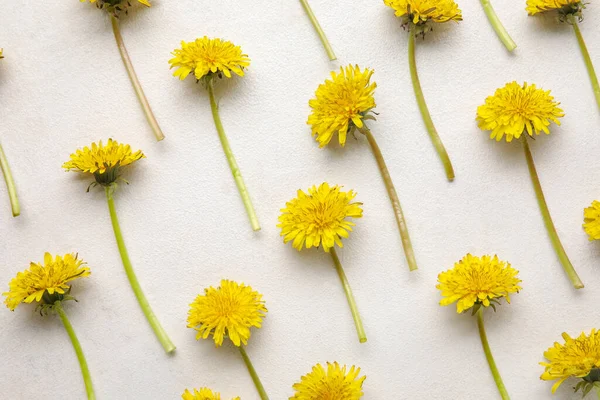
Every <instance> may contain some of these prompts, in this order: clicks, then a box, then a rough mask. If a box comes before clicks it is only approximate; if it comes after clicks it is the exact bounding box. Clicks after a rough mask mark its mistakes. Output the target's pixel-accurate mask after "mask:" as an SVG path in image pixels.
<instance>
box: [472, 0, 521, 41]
mask: <svg viewBox="0 0 600 400" xmlns="http://www.w3.org/2000/svg"><path fill="white" fill-rule="evenodd" d="M481 5H482V6H483V10H484V11H485V15H487V18H488V20H489V21H490V24H492V27H493V28H494V31H496V35H498V39H500V41H501V42H502V43H503V44H504V46H505V47H506V49H507V50H508V51H513V50H514V49H516V48H517V44H516V43H515V42H514V41H513V40H512V38H511V37H510V35H509V34H508V32H507V31H506V29H505V28H504V25H502V22H501V21H500V18H498V15H496V11H494V7H492V3H490V0H481Z"/></svg>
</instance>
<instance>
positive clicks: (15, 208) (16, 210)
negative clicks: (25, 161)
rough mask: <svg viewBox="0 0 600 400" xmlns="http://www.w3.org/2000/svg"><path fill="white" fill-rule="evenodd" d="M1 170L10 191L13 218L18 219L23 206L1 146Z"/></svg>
mask: <svg viewBox="0 0 600 400" xmlns="http://www.w3.org/2000/svg"><path fill="white" fill-rule="evenodd" d="M0 168H2V174H3V175H4V180H5V181H6V188H7V189H8V197H9V198H10V206H11V208H12V215H13V217H18V216H19V215H20V214H21V206H20V205H19V198H18V197H17V188H16V187H15V181H14V179H13V177H12V174H11V172H10V166H9V165H8V160H7V159H6V154H4V150H3V149H2V145H1V144H0Z"/></svg>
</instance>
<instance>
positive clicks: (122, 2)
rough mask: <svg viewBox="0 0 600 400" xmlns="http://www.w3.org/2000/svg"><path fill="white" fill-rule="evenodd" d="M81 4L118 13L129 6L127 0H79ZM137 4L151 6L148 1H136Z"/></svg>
mask: <svg viewBox="0 0 600 400" xmlns="http://www.w3.org/2000/svg"><path fill="white" fill-rule="evenodd" d="M79 1H80V2H81V3H86V2H88V1H89V2H90V3H91V4H96V5H97V6H98V8H100V9H106V10H108V11H111V12H115V11H116V12H119V11H122V10H125V9H127V6H128V5H129V4H130V3H129V0H79ZM137 2H138V3H140V4H142V5H144V6H146V7H151V6H152V4H150V2H149V1H148V0H137Z"/></svg>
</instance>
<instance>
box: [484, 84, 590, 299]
mask: <svg viewBox="0 0 600 400" xmlns="http://www.w3.org/2000/svg"><path fill="white" fill-rule="evenodd" d="M559 105H560V103H558V102H556V101H555V100H554V97H552V96H551V95H550V91H549V90H548V91H545V90H543V89H540V88H538V87H536V86H535V85H528V84H527V83H524V84H523V85H519V84H518V83H516V82H510V83H507V84H506V85H505V86H504V87H503V88H500V89H498V90H496V93H495V94H494V95H493V96H490V97H488V98H487V99H486V100H485V104H483V105H481V106H479V107H478V108H477V123H478V125H479V128H481V129H482V130H484V131H491V134H490V138H491V139H495V140H496V141H498V142H499V141H501V140H502V138H505V139H506V141H507V142H511V141H512V140H513V138H516V139H520V140H521V142H522V144H523V149H524V151H525V158H526V159H527V167H528V168H529V174H530V176H531V182H532V184H533V187H534V189H535V194H536V197H537V201H538V205H539V207H540V211H541V212H542V217H543V219H544V224H545V225H546V229H547V231H548V235H549V236H550V240H551V241H552V245H553V247H554V250H555V251H556V254H557V255H558V258H559V259H560V261H561V263H562V266H563V269H564V270H565V273H566V274H567V276H568V277H569V279H570V280H571V283H572V284H573V286H574V287H575V288H576V289H581V288H583V283H582V282H581V279H580V278H579V276H578V275H577V272H575V269H574V268H573V265H572V264H571V261H570V260H569V257H568V256H567V253H566V252H565V249H564V248H563V245H562V243H561V241H560V238H559V237H558V233H557V232H556V228H555V227H554V222H553V221H552V217H551V216H550V210H549V209H548V205H547V204H546V199H545V197H544V192H543V191H542V185H541V183H540V180H539V177H538V173H537V170H536V168H535V164H534V162H533V155H532V154H531V149H530V148H529V141H528V139H529V138H533V137H534V134H536V135H539V134H540V133H541V132H544V133H545V134H549V133H550V129H549V127H550V125H551V124H552V123H555V124H557V125H560V120H559V118H562V117H563V116H564V115H565V114H564V112H563V110H562V109H560V108H559V107H558V106H559Z"/></svg>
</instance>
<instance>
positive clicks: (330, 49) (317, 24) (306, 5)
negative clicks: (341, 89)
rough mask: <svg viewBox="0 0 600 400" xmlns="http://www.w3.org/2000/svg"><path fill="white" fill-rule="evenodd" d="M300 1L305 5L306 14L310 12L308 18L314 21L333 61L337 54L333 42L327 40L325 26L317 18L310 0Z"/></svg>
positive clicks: (313, 23) (314, 25)
mask: <svg viewBox="0 0 600 400" xmlns="http://www.w3.org/2000/svg"><path fill="white" fill-rule="evenodd" d="M300 3H302V7H304V11H306V14H308V18H310V22H311V23H312V25H313V27H314V28H315V30H316V31H317V34H318V35H319V38H320V39H321V43H323V47H325V51H326V52H327V56H329V60H331V61H334V60H336V59H337V57H336V56H335V53H334V52H333V49H332V48H331V44H329V40H327V36H326V35H325V32H323V28H321V24H319V21H318V20H317V17H315V14H314V13H313V10H312V8H310V5H309V4H308V0H300Z"/></svg>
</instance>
